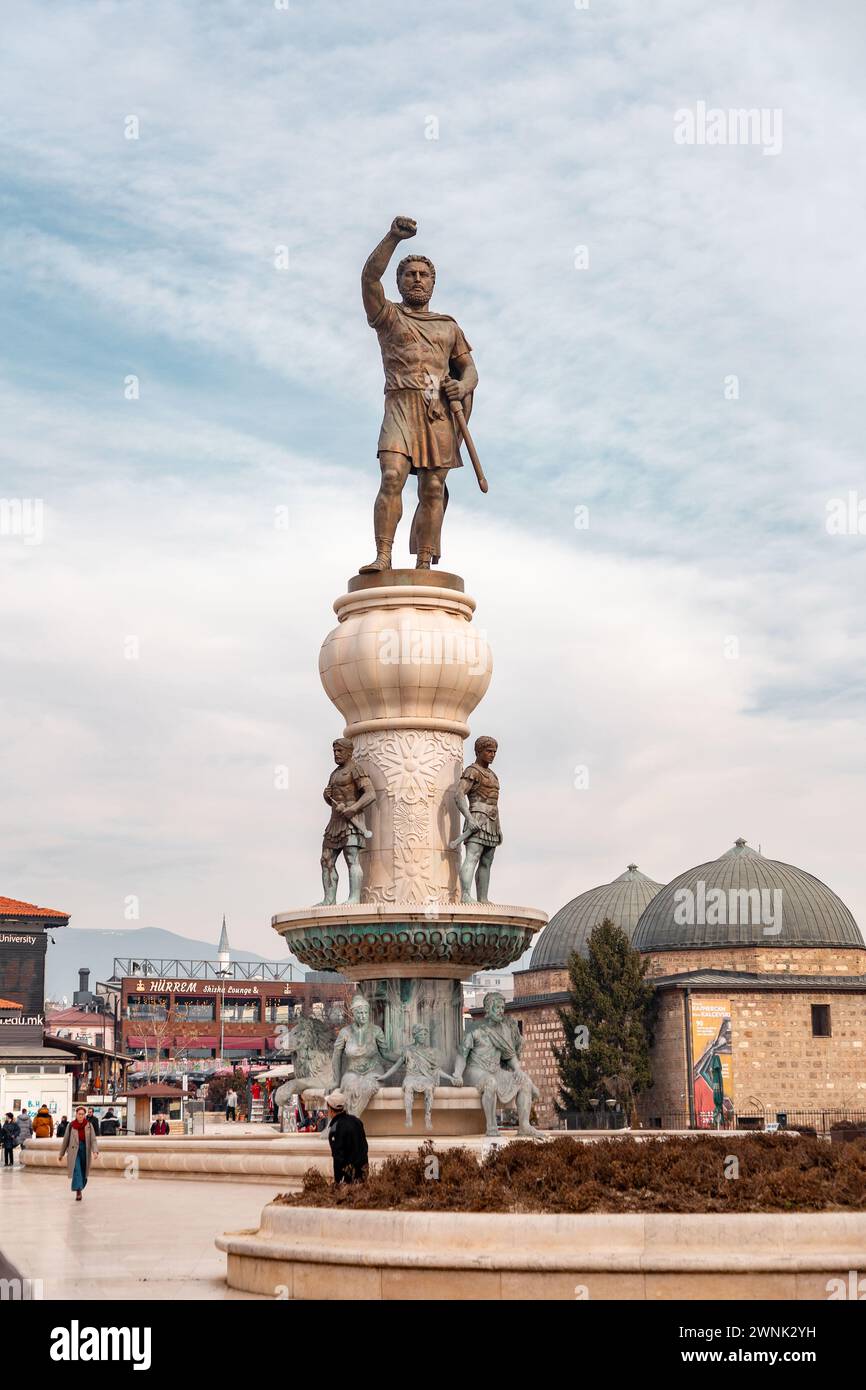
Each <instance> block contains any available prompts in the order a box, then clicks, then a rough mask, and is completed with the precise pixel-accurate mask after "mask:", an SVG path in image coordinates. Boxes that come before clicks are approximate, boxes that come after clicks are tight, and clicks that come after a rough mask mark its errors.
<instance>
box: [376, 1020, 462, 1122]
mask: <svg viewBox="0 0 866 1390" xmlns="http://www.w3.org/2000/svg"><path fill="white" fill-rule="evenodd" d="M429 1043H430V1029H429V1028H428V1027H427V1026H426V1024H423V1023H416V1024H415V1026H414V1028H413V1029H412V1041H411V1043H409V1045H408V1047H405V1048H404V1049H403V1051H402V1052H401V1053H400V1056H399V1057H398V1059H397V1061H396V1062H395V1063H394V1065H393V1067H389V1069H388V1071H386V1072H383V1073H382V1075H381V1076H380V1077H379V1085H380V1086H384V1084H385V1082H386V1081H387V1080H388V1078H389V1077H390V1076H393V1074H394V1072H395V1071H399V1070H400V1068H401V1067H405V1068H406V1072H405V1075H404V1077H403V1105H404V1108H405V1111H406V1128H407V1129H411V1128H412V1103H413V1101H414V1099H415V1095H416V1094H420V1095H423V1097H424V1125H425V1127H426V1128H427V1129H432V1128H433V1092H434V1090H435V1088H436V1087H437V1086H438V1084H439V1079H440V1077H441V1079H442V1080H443V1081H450V1082H451V1083H452V1084H453V1083H454V1077H453V1076H452V1074H451V1072H448V1071H443V1070H442V1068H441V1067H440V1065H439V1058H438V1056H437V1054H436V1052H435V1050H434V1049H433V1048H432V1047H430V1046H429Z"/></svg>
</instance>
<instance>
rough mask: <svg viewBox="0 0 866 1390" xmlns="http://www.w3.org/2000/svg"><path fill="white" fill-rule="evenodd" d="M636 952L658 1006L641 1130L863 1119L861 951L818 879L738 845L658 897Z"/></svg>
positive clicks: (858, 937) (865, 1033)
mask: <svg viewBox="0 0 866 1390" xmlns="http://www.w3.org/2000/svg"><path fill="white" fill-rule="evenodd" d="M633 942H634V945H635V946H636V947H637V949H638V950H639V951H641V952H642V953H644V954H645V955H646V957H647V976H648V978H651V979H652V980H653V982H654V984H655V986H656V989H657V990H658V992H659V995H660V999H659V1015H658V1022H657V1026H656V1031H655V1039H654V1045H653V1074H654V1077H655V1083H654V1085H653V1087H652V1090H651V1091H649V1092H648V1093H647V1094H646V1096H644V1097H643V1098H642V1100H641V1114H642V1117H643V1120H644V1123H648V1124H652V1125H657V1126H659V1127H662V1128H664V1127H667V1126H668V1125H669V1124H676V1123H682V1122H683V1117H685V1120H686V1121H687V1122H688V1123H689V1124H690V1125H692V1126H694V1125H697V1126H709V1125H712V1124H715V1123H716V1122H717V1121H718V1119H719V1117H720V1116H722V1117H725V1118H730V1117H732V1116H736V1115H737V1114H743V1113H745V1112H749V1111H763V1112H764V1114H765V1115H767V1116H769V1118H773V1116H774V1114H775V1113H777V1112H785V1113H787V1114H792V1113H795V1112H799V1113H800V1115H801V1116H804V1115H805V1116H807V1117H808V1115H809V1112H815V1113H814V1119H813V1120H812V1122H813V1123H814V1122H815V1120H817V1121H818V1123H820V1122H821V1119H822V1116H825V1115H826V1112H828V1111H831V1112H832V1111H835V1110H839V1111H851V1110H861V1111H866V1056H864V1039H866V943H864V940H863V936H862V934H861V932H860V929H859V927H858V926H857V923H856V922H855V921H854V918H853V917H852V915H851V913H850V911H849V910H848V908H847V907H846V906H845V904H844V903H843V902H842V900H841V899H840V898H839V897H838V896H837V895H836V894H835V893H834V892H833V891H832V889H830V888H828V887H827V885H826V884H825V883H822V882H821V880H820V879H818V878H815V877H814V876H813V875H812V874H810V873H807V872H806V871H805V870H803V869H800V868H797V867H796V866H795V865H793V864H786V863H783V862H782V861H781V860H777V859H768V858H766V857H765V856H764V855H762V854H761V853H759V851H758V850H755V849H753V848H751V847H750V846H749V845H748V844H747V843H746V841H745V840H744V839H738V840H737V841H736V842H735V844H734V846H733V848H732V849H729V850H727V851H726V852H725V853H724V854H722V855H720V856H719V858H718V859H713V860H710V861H709V862H707V863H705V864H698V865H697V866H696V867H695V868H692V869H687V870H686V871H685V873H682V874H679V875H678V876H677V877H676V878H674V879H672V880H671V882H670V883H669V884H668V885H667V886H666V887H665V888H664V889H662V891H661V892H660V893H657V894H656V896H655V897H654V898H653V900H652V902H651V903H649V904H648V906H647V907H646V908H645V909H644V911H643V913H642V914H641V917H640V920H639V921H638V924H637V928H636V930H635V933H634V937H633ZM801 1122H802V1123H808V1122H809V1119H808V1118H802V1120H801Z"/></svg>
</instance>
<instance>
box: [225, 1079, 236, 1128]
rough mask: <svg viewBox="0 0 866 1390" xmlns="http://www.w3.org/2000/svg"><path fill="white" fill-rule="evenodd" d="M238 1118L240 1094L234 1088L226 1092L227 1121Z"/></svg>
mask: <svg viewBox="0 0 866 1390" xmlns="http://www.w3.org/2000/svg"><path fill="white" fill-rule="evenodd" d="M237 1117H238V1093H237V1091H236V1090H235V1089H234V1087H233V1086H232V1088H231V1089H230V1090H228V1091H227V1092H226V1119H227V1120H236V1119H237Z"/></svg>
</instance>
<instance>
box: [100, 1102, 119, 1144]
mask: <svg viewBox="0 0 866 1390" xmlns="http://www.w3.org/2000/svg"><path fill="white" fill-rule="evenodd" d="M119 1123H120V1121H119V1120H118V1118H117V1116H116V1115H115V1113H114V1110H113V1109H112V1107H111V1106H109V1107H108V1109H107V1110H106V1112H105V1114H104V1115H103V1117H102V1121H101V1123H100V1126H99V1133H100V1137H101V1136H102V1135H105V1137H106V1139H110V1138H114V1136H115V1135H116V1134H117V1130H118V1126H119Z"/></svg>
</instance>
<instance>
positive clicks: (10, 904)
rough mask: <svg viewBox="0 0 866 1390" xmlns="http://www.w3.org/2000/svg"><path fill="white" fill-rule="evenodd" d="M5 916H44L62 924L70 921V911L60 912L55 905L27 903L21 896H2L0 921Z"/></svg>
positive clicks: (0, 900)
mask: <svg viewBox="0 0 866 1390" xmlns="http://www.w3.org/2000/svg"><path fill="white" fill-rule="evenodd" d="M4 917H13V918H14V917H43V918H45V919H51V920H53V921H55V923H58V924H61V925H62V924H64V923H66V922H68V921H69V913H68V912H60V911H58V909H57V908H55V907H37V906H36V904H35V903H25V902H22V901H21V900H20V899H19V898H4V897H0V921H2V919H3V918H4Z"/></svg>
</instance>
